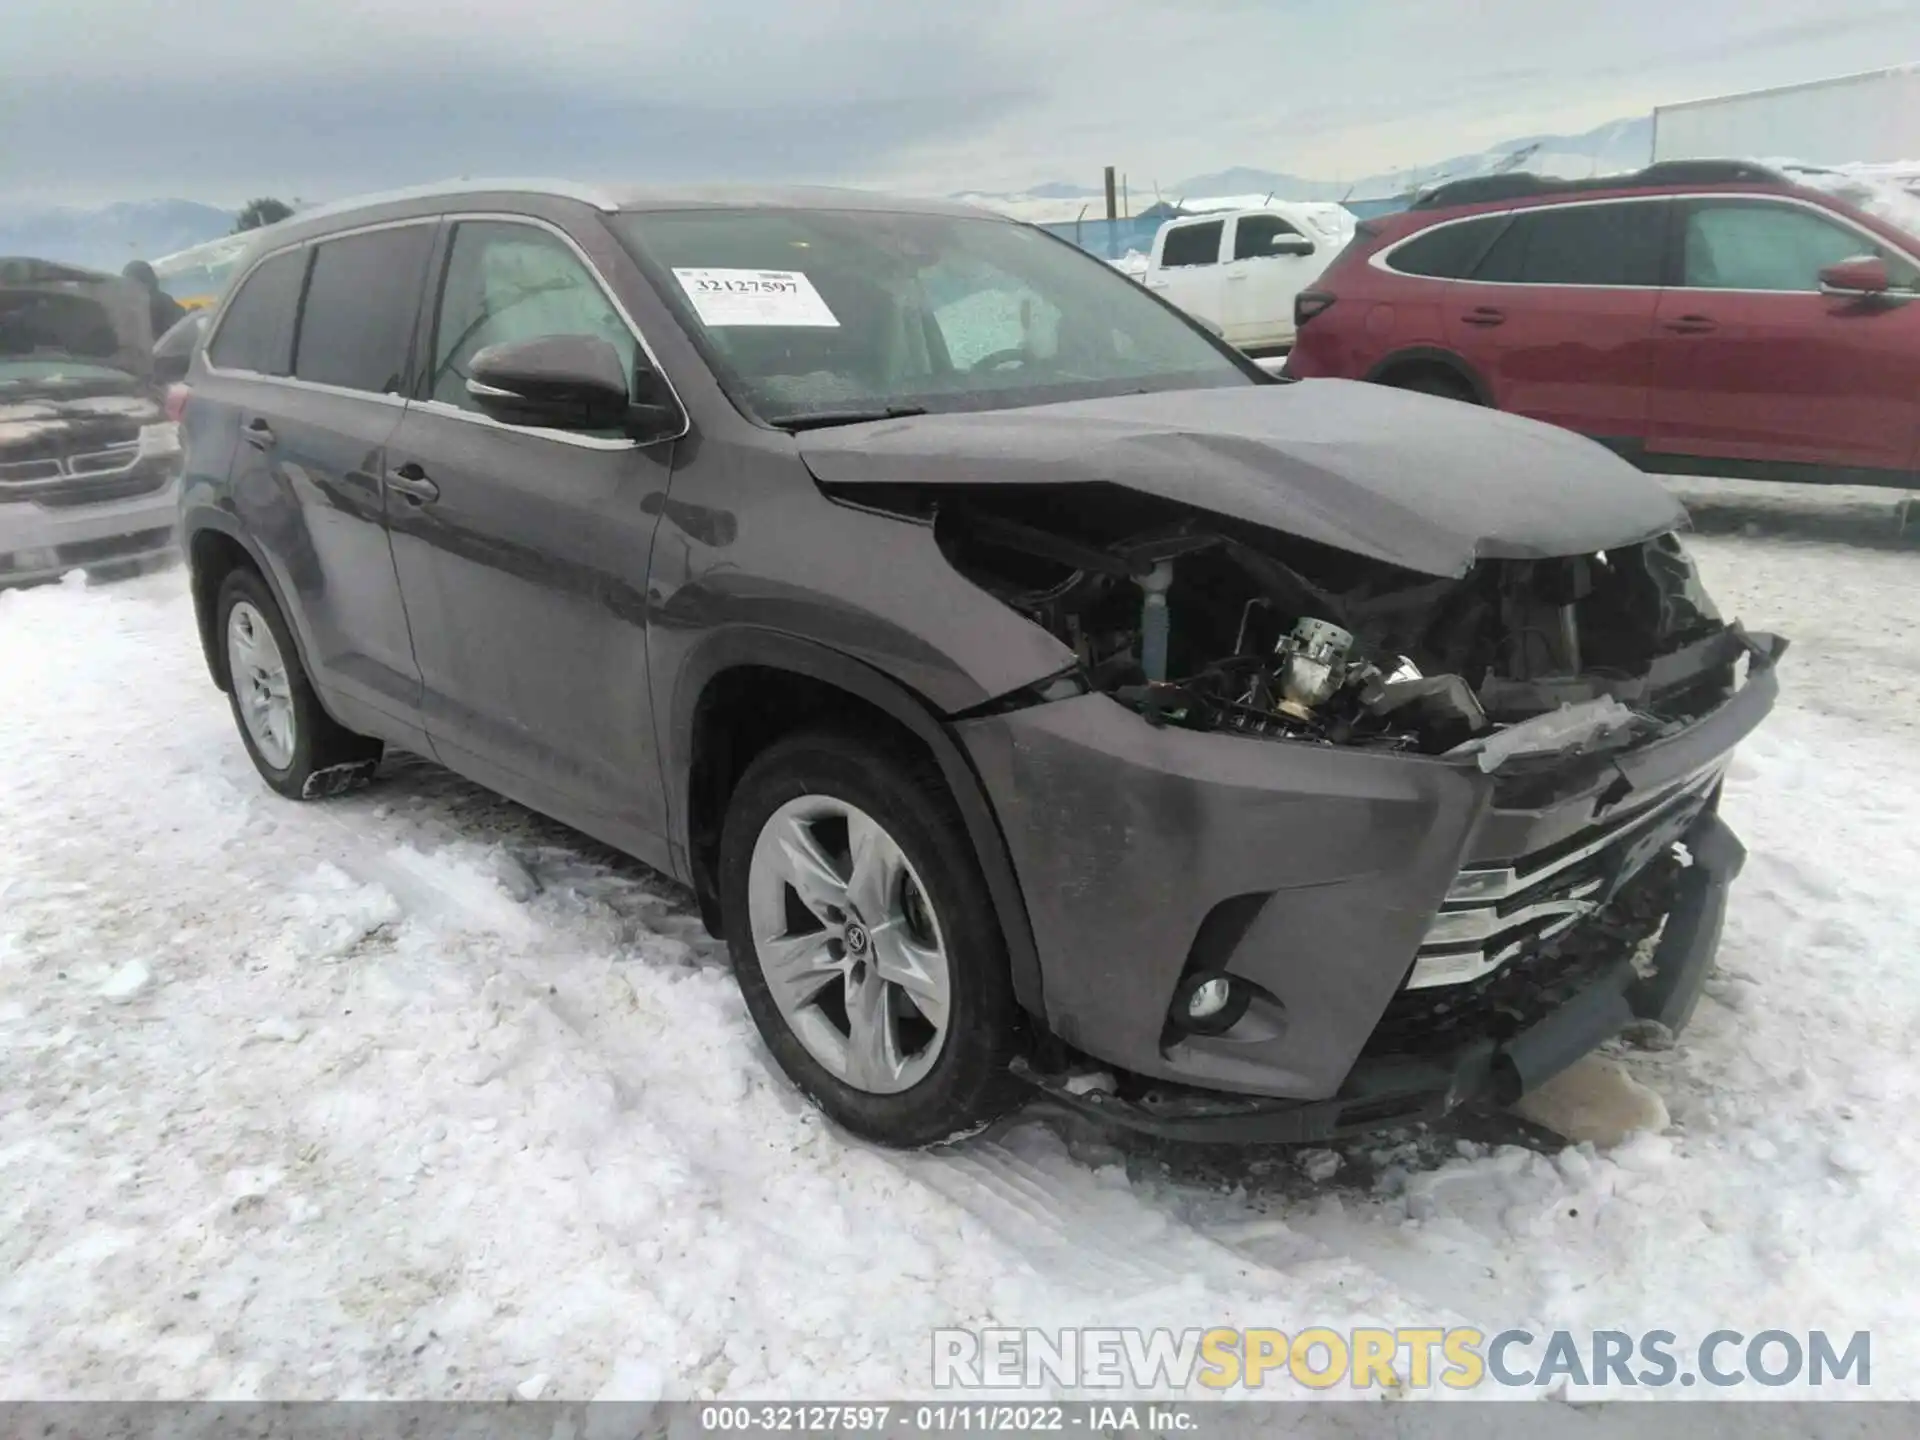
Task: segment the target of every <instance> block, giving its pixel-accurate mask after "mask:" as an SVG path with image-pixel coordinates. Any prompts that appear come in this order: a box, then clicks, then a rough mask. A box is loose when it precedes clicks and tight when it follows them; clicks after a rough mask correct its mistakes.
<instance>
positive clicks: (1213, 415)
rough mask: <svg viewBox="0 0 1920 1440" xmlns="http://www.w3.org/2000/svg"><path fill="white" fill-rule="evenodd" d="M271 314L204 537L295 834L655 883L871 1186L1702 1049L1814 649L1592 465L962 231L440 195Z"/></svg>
mask: <svg viewBox="0 0 1920 1440" xmlns="http://www.w3.org/2000/svg"><path fill="white" fill-rule="evenodd" d="M237 277H238V278H237V280H236V283H235V284H233V286H232V287H231V288H230V290H229V293H228V295H227V297H226V299H225V300H224V302H223V303H222V305H221V307H220V310H219V313H218V314H217V315H216V316H215V318H214V320H213V321H212V324H211V326H210V328H209V332H208V335H207V339H206V342H205V344H204V346H203V348H202V349H201V350H200V352H199V353H198V354H197V355H196V357H195V358H194V360H193V363H192V367H191V370H190V372H189V375H188V379H187V384H188V386H189V387H190V394H189V396H188V398H187V399H186V401H185V409H184V417H185V418H184V423H183V438H184V443H185V447H186V457H187V458H186V476H185V481H184V488H183V494H182V501H181V506H182V509H181V518H182V527H183V536H184V540H185V544H186V548H187V551H188V554H189V557H190V561H191V565H192V579H193V594H194V598H195V602H196V606H197V612H198V617H199V627H200V638H201V641H202V643H203V645H204V647H205V652H206V657H207V663H208V666H209V668H210V670H211V672H212V676H213V679H214V682H215V683H216V684H217V685H219V686H220V687H221V688H222V689H223V690H225V691H226V693H227V694H228V695H229V697H230V698H231V701H232V706H233V710H234V714H235V717H236V719H237V721H238V727H239V731H240V736H241V739H242V741H243V742H244V744H245V745H246V748H247V750H248V753H249V754H250V755H251V756H252V759H253V763H254V764H255V765H256V766H257V767H258V769H259V771H260V773H261V775H262V776H263V777H264V778H265V780H266V782H267V783H268V784H269V785H271V786H272V787H273V788H274V789H276V790H278V791H279V792H280V793H282V794H284V795H287V796H291V797H297V798H314V797H317V796H322V795H326V794H329V793H332V792H334V791H336V790H338V789H340V788H342V787H344V786H346V785H348V784H351V783H354V782H356V781H358V780H360V779H362V778H364V777H365V776H367V775H368V774H370V773H371V772H372V771H373V769H374V767H375V766H376V764H377V763H378V760H379V757H380V755H381V752H382V748H383V746H386V745H396V746H401V747H404V748H406V749H408V750H412V751H417V752H419V753H421V754H424V755H429V756H433V757H436V758H437V759H438V760H439V761H441V762H442V763H444V764H445V765H447V766H449V767H451V768H452V769H454V770H456V771H458V772H460V773H461V774H463V775H466V776H469V777H471V778H472V779H474V780H476V781H478V782H479V783H481V784H483V785H486V786H489V787H492V788H493V789H495V790H498V791H501V792H503V793H505V794H507V795H509V796H512V797H514V798H516V799H518V800H520V801H523V802H524V803H526V804H527V805H530V806H532V807H534V808H536V809H538V810H541V811H544V812H546V813H548V814H550V815H553V816H556V817H558V818H559V819H561V820H564V821H565V822H567V823H568V824H570V825H572V826H575V827H577V828H578V829H580V830H583V831H585V832H587V833H588V834H590V835H593V836H596V837H599V838H600V839H602V840H605V841H607V842H610V843H612V844H613V845H616V846H618V847H620V848H622V849H623V850H626V851H628V852H630V853H631V854H633V855H634V856H637V857H638V858H639V859H641V860H643V861H645V862H646V863H648V864H649V865H652V866H655V867H658V868H659V869H661V870H664V871H667V872H668V873H670V874H672V875H674V876H676V877H678V878H679V879H680V880H682V881H683V882H685V883H686V884H687V885H689V886H690V887H691V888H692V890H693V891H694V893H695V895H696V896H697V897H698V900H699V904H700V907H701V912H702V914H703V916H704V917H705V919H706V922H707V924H708V926H709V927H710V928H711V929H712V930H713V931H714V933H715V934H717V935H723V936H724V937H725V938H726V940H727V942H728V944H729V946H730V947H731V950H732V954H733V959H734V965H735V970H736V972H737V975H738V978H739V983H740V986H741V989H742V991H743V992H744V994H745V997H746V1001H747V1005H748V1008H749V1009H750V1010H751V1012H752V1015H753V1018H754V1020H755V1022H756V1023H757V1025H758V1026H759V1029H760V1032H761V1034H762V1035H763V1037H764V1038H765V1041H766V1044H767V1047H768V1049H769V1050H770V1051H771V1052H772V1055H773V1057H774V1059H775V1060H776V1061H777V1062H778V1064H779V1065H780V1067H781V1068H782V1069H783V1070H784V1071H785V1072H786V1074H787V1075H788V1076H789V1077H790V1078H791V1079H792V1081H793V1082H794V1083H795V1084H796V1085H798V1086H799V1087H800V1088H801V1089H802V1090H804V1091H805V1092H806V1093H808V1094H809V1095H811V1096H812V1097H814V1099H815V1100H816V1101H818V1103H819V1104H820V1105H821V1107H822V1108H823V1109H825V1110H826V1111H827V1112H828V1113H829V1114H831V1115H832V1116H833V1117H834V1118H835V1119H836V1120H838V1121H839V1122H841V1123H842V1124H844V1125H845V1126H846V1127H847V1128H849V1129H850V1130H852V1131H854V1132H856V1133H858V1134H860V1135H863V1136H867V1137H870V1138H872V1139H875V1140H878V1141H881V1142H884V1143H888V1144H896V1145H918V1144H925V1143H928V1142H932V1141H937V1140H941V1139H943V1138H946V1137H950V1136H953V1135H956V1134H959V1133H962V1132H965V1131H967V1130H969V1129H972V1128H975V1127H978V1126H980V1125H981V1124H983V1123H985V1122H986V1121H988V1120H990V1119H991V1118H992V1117H994V1116H995V1115H996V1114H998V1113H1001V1112H1002V1111H1004V1110H1005V1109H1007V1108H1008V1107H1010V1106H1012V1105H1014V1104H1017V1103H1018V1102H1019V1101H1020V1100H1021V1098H1022V1097H1023V1096H1030V1095H1033V1094H1035V1093H1036V1091H1038V1092H1045V1093H1049V1094H1051V1095H1052V1096H1053V1097H1054V1098H1055V1099H1056V1100H1057V1101H1058V1102H1059V1103H1060V1104H1063V1105H1067V1106H1071V1107H1074V1108H1075V1109H1078V1110H1080V1111H1082V1112H1085V1113H1089V1114H1093V1115H1096V1116H1099V1117H1101V1118H1103V1119H1105V1120H1108V1121H1110V1122H1114V1123H1118V1124H1123V1125H1129V1126H1133V1127H1136V1128H1139V1129H1143V1130H1147V1131H1152V1132H1156V1133H1160V1134H1165V1135H1170V1136H1181V1137H1187V1138H1192V1139H1202V1140H1205V1139H1213V1140H1226V1141H1253V1140H1300V1139H1317V1138H1325V1137H1329V1136H1334V1135H1339V1134H1343V1133H1348V1132H1352V1131H1356V1130H1361V1129H1365V1128H1368V1127H1372V1126H1379V1125H1384V1124H1393V1123H1404V1122H1407V1121H1413V1120H1420V1119H1426V1118H1431V1117H1433V1116H1436V1115H1439V1114H1442V1113H1444V1112H1445V1111H1447V1110H1448V1109H1450V1108H1451V1107H1453V1106H1455V1105H1458V1104H1460V1103H1461V1102H1463V1101H1467V1100H1480V1101H1490V1102H1496V1103H1497V1102H1501V1101H1506V1100H1510V1099H1512V1098H1514V1097H1515V1096H1517V1095H1519V1094H1520V1093H1522V1092H1524V1091H1525V1090H1526V1089H1528V1088H1529V1087H1531V1086H1533V1085H1536V1084H1538V1083H1539V1082H1540V1081H1541V1080H1543V1079H1545V1078H1546V1077H1548V1076H1551V1075H1553V1074H1554V1073H1556V1072H1557V1071H1559V1070H1560V1069H1562V1068H1564V1067H1565V1066H1567V1065H1568V1064H1570V1063H1572V1062H1573V1061H1574V1060H1575V1059H1577V1058H1578V1057H1579V1056H1581V1055H1582V1054H1584V1053H1586V1052H1587V1051H1588V1050H1590V1049H1591V1048H1592V1047H1594V1046H1595V1045H1597V1044H1599V1043H1601V1042H1602V1041H1603V1040H1605V1039H1607V1038H1608V1037H1610V1036H1612V1035H1614V1034H1616V1033H1618V1032H1619V1031H1621V1030H1622V1029H1624V1028H1626V1027H1628V1026H1629V1025H1632V1024H1634V1023H1635V1022H1636V1021H1638V1022H1642V1023H1645V1022H1654V1023H1658V1024H1660V1025H1664V1026H1665V1027H1667V1028H1668V1029H1670V1030H1677V1029H1678V1028H1679V1027H1680V1026H1681V1025H1682V1024H1683V1023H1684V1022H1685V1021H1686V1019H1687V1018H1688V1016H1689V1014H1690V1012H1691V1011H1692V1009H1693V1006H1694V1003H1695V1001H1696V999H1697V997H1698V994H1699V992H1700V988H1701V985H1702V981H1703V979H1704V977H1705V975H1706V973H1707V971H1708V969H1709V967H1710V966H1711V964H1712V960H1713V953H1714V949H1715V946H1716V944H1717V943H1718V938H1719V933H1720V926H1721V918H1722V915H1723V913H1724V908H1725V904H1726V895H1727V888H1728V885H1729V883H1730V882H1731V880H1732V878H1733V876H1734V874H1735V872H1736V871H1737V870H1738V869H1739V865H1740V861H1741V855H1742V852H1741V849H1740V846H1739V844H1738V843H1737V842H1736V841H1735V839H1734V838H1733V836H1732V835H1731V834H1730V833H1729V832H1728V830H1727V829H1726V827H1725V826H1724V825H1723V824H1722V823H1721V821H1720V820H1719V818H1718V817H1717V806H1718V800H1719V795H1720V786H1721V780H1722V776H1723V774H1724V771H1725V769H1726V766H1727V763H1728V758H1729V755H1730V753H1731V751H1732V750H1733V748H1734V746H1735V745H1736V744H1737V743H1738V742H1739V741H1740V739H1741V738H1742V737H1744V736H1745V735H1746V734H1747V733H1748V732H1749V731H1751V730H1752V729H1753V728H1754V726H1755V725H1757V724H1758V723H1759V722H1760V721H1761V719H1762V718H1763V717H1764V715H1765V714H1766V712H1767V710H1768V709H1769V707H1770V706H1771V705H1772V703H1773V699H1774V695H1775V688H1776V683H1775V678H1774V673H1773V672H1774V662H1775V661H1776V660H1777V659H1778V658H1779V656H1780V654H1781V652H1782V650H1783V648H1784V646H1783V643H1782V642H1781V641H1780V640H1778V639H1777V638H1775V637H1772V636H1767V635H1756V634H1749V633H1747V632H1745V631H1743V630H1742V629H1741V627H1740V626H1739V625H1737V624H1730V623H1727V622H1725V621H1723V620H1722V619H1721V618H1720V617H1719V616H1718V615H1717V614H1716V613H1715V611H1714V609H1713V607H1712V605H1711V604H1710V603H1709V601H1708V599H1707V598H1706V596H1705V595H1704V594H1703V593H1702V591H1701V589H1700V586H1699V584H1698V582H1697V579H1696V577H1695V573H1694V570H1693V567H1692V565H1691V564H1690V563H1689V561H1688V558H1687V555H1686V553H1685V551H1684V550H1683V549H1682V548H1681V545H1680V543H1679V541H1678V540H1677V539H1676V538H1675V536H1674V530H1675V528H1676V526H1677V525H1678V524H1679V523H1680V522H1681V520H1682V515H1681V513H1680V511H1679V510H1678V509H1677V508H1676V506H1675V505H1674V504H1673V502H1672V501H1671V500H1670V499H1668V498H1667V496H1666V495H1665V494H1664V493H1663V492H1662V491H1661V490H1659V489H1658V488H1656V486H1655V485H1654V484H1653V483H1652V482H1650V481H1648V480H1646V479H1645V478H1643V477H1642V476H1641V475H1640V474H1638V473H1637V472H1636V471H1634V470H1633V469H1632V468H1631V467H1629V466H1628V465H1626V464H1625V463H1624V462H1622V461H1620V460H1617V459H1615V458H1614V457H1613V456H1611V455H1609V454H1608V453H1607V452H1606V451H1604V450H1603V449H1601V448H1600V447H1599V446H1598V445H1595V444H1593V443H1591V442H1590V441H1587V440H1584V439H1581V438H1579V437H1577V436H1574V435H1572V434H1568V433H1565V432H1562V431H1558V430H1553V429H1549V428H1547V427H1545V426H1542V425H1538V424H1533V423H1530V422H1528V421H1524V420H1519V419H1515V418H1512V417H1509V416H1504V415H1499V414H1494V413H1490V412H1487V411H1482V410H1475V409H1471V408H1469V407H1467V406H1463V405H1456V404H1452V403H1450V402H1447V401H1444V400H1434V399H1431V398H1429V397H1424V396H1420V395H1415V394H1408V393H1401V392H1395V391H1390V390H1384V389H1380V388H1377V387H1372V386H1366V385H1360V384H1349V383H1344V382H1338V381H1310V382H1305V383H1297V384H1296V383H1286V382H1281V381H1276V380H1274V379H1273V378H1272V377H1269V376H1268V375H1266V374H1265V373H1264V372H1262V371H1261V370H1260V369H1259V368H1257V367H1256V366H1254V365H1252V364H1250V363H1248V362H1247V361H1246V360H1244V359H1243V358H1242V357H1240V356H1239V355H1238V354H1236V353H1235V352H1234V351H1232V350H1230V349H1229V348H1227V347H1226V346H1224V345H1223V344H1221V343H1220V342H1219V341H1218V340H1216V339H1215V338H1214V337H1213V336H1212V335H1210V334H1208V333H1207V332H1206V331H1204V330H1203V329H1201V328H1199V327H1198V326H1196V325H1195V324H1194V323H1193V322H1192V321H1190V320H1189V319H1187V318H1186V317H1184V316H1183V315H1181V314H1180V313H1178V312H1177V311H1175V310H1173V309H1171V308H1169V307H1168V306H1166V305H1164V304H1163V303H1161V302H1160V301H1159V300H1157V299H1156V298H1155V297H1154V296H1152V295H1151V294H1149V293H1148V292H1147V291H1145V290H1142V289H1141V288H1140V287H1139V286H1137V285H1135V284H1133V283H1132V282H1131V281H1129V280H1128V279H1126V278H1125V277H1124V276H1122V275H1120V274H1119V273H1118V272H1117V271H1114V270H1113V269H1111V268H1110V267H1109V266H1106V265H1104V264H1102V263H1101V262H1100V261H1098V260H1096V259H1093V258H1091V257H1089V256H1087V255H1085V254H1083V253H1081V252H1079V251H1077V250H1075V249H1073V248H1072V247H1070V246H1068V245H1066V244H1064V243H1063V242H1061V241H1058V240H1056V239H1054V238H1052V237H1050V236H1048V235H1046V234H1044V233H1042V232H1040V231H1038V230H1035V229H1032V228H1029V227H1026V226H1023V225H1019V224H1015V223H1012V222H1009V221H1006V220H1003V219H1001V218H998V217H995V216H991V215H987V214H983V213H980V212H977V211H973V210H969V209H966V208H963V207H959V206H952V205H941V204H928V203H922V202H918V201H897V200H891V199H884V198H880V197H876V196H870V195H862V194H851V193H836V192H802V191H775V192H761V193H755V194H751V195H740V194H719V193H711V192H700V191H695V192H673V193H664V192H653V191H643V190H611V191H606V192H601V191H589V190H582V189H578V188H574V187H569V186H564V185H555V186H550V187H509V186H504V185H491V186H488V185H478V186H472V185H470V186H461V187H441V188H437V189H434V190H430V191H422V192H412V193H408V194H402V195H393V196H386V197H380V198H377V199H371V200H367V201H364V202H360V203H356V204H353V205H350V206H345V207H335V208H333V209H330V210H325V211H315V212H307V213H304V214H302V215H300V216H299V217H297V218H295V219H293V220H290V221H287V222H286V223H284V224H282V225H279V226H276V227H275V228H274V230H273V231H272V233H271V236H270V238H267V239H263V240H262V242H261V247H260V248H259V249H258V250H257V251H256V253H254V254H253V255H251V256H250V257H249V258H248V259H247V260H246V261H245V262H243V266H242V268H241V270H240V271H239V272H237Z"/></svg>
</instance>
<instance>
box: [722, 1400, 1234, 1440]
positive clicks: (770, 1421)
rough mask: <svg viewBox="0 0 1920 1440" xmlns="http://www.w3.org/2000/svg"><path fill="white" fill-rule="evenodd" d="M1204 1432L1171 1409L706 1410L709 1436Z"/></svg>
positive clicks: (974, 1405) (861, 1407) (816, 1407)
mask: <svg viewBox="0 0 1920 1440" xmlns="http://www.w3.org/2000/svg"><path fill="white" fill-rule="evenodd" d="M1197 1428H1198V1421H1197V1419H1196V1418H1195V1416H1194V1415H1193V1414H1192V1413H1191V1412H1190V1411H1188V1410H1187V1409H1185V1408H1182V1407H1176V1406H1168V1405H1104V1404H1091V1403H1084V1404H1079V1405H1059V1404H1050V1403H1049V1404H1038V1405H1020V1404H994V1403H986V1402H978V1403H975V1402H965V1403H958V1404H934V1405H914V1406H907V1405H834V1404H817V1405H705V1406H702V1407H701V1410H700V1429H701V1432H702V1433H703V1434H755V1433H762V1434H783V1433H784V1434H814V1433H819V1432H821V1431H827V1432H835V1433H849V1434H861V1435H886V1434H910V1435H931V1434H947V1433H971V1434H989V1435H990V1434H1013V1435H1031V1434H1041V1433H1048V1432H1052V1433H1066V1432H1068V1431H1073V1430H1090V1431H1095V1432H1098V1433H1105V1434H1113V1433H1116V1432H1122V1433H1124V1432H1131V1431H1142V1432H1150V1433H1153V1434H1158V1435H1166V1434H1174V1433H1185V1432H1188V1431H1193V1430H1195V1429H1197Z"/></svg>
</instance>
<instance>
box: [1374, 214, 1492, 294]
mask: <svg viewBox="0 0 1920 1440" xmlns="http://www.w3.org/2000/svg"><path fill="white" fill-rule="evenodd" d="M1506 224H1507V217H1506V216H1505V215H1488V216H1486V217H1484V218H1482V219H1479V220H1456V221H1454V222H1453V224H1451V225H1440V226H1437V227H1435V228H1434V229H1432V230H1428V231H1426V232H1425V233H1423V234H1419V235H1415V236H1414V237H1413V238H1412V239H1411V240H1408V241H1406V242H1404V243H1403V244H1401V245H1400V246H1399V248H1397V249H1396V250H1394V251H1393V253H1392V254H1391V255H1389V256H1388V257H1387V268H1388V269H1390V270H1397V271H1399V272H1400V273H1401V274H1402V275H1420V276H1424V277H1426V278H1427V279H1431V280H1464V279H1465V278H1466V277H1467V276H1469V275H1471V274H1472V273H1473V267H1474V266H1475V265H1477V264H1479V263H1480V257H1481V256H1482V255H1484V254H1486V253H1487V249H1488V247H1490V246H1491V245H1492V244H1493V242H1494V241H1495V240H1496V239H1497V238H1498V237H1499V234H1500V232H1501V231H1502V230H1504V229H1505V228H1506Z"/></svg>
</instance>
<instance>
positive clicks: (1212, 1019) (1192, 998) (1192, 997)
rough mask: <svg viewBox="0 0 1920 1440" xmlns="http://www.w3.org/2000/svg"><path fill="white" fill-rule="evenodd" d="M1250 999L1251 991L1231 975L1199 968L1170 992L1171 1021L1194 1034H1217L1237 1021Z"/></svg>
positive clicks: (1226, 1029)
mask: <svg viewBox="0 0 1920 1440" xmlns="http://www.w3.org/2000/svg"><path fill="white" fill-rule="evenodd" d="M1252 998H1253V992H1252V990H1251V989H1250V988H1249V987H1248V986H1246V985H1243V984H1241V983H1239V982H1237V981H1236V980H1235V979H1234V978H1233V977H1232V976H1231V975H1223V974H1221V973H1220V972H1219V971H1218V970H1201V971H1198V972H1196V973H1194V974H1192V975H1189V976H1187V978H1186V979H1184V980H1182V981H1181V982H1180V986H1179V988H1178V989H1177V990H1175V991H1174V992H1173V1022H1174V1024H1176V1025H1178V1026H1179V1027H1180V1028H1181V1029H1183V1030H1190V1031H1192V1032H1193V1033H1194V1034H1196V1035H1219V1034H1222V1033H1224V1032H1225V1031H1228V1030H1231V1029H1232V1028H1233V1027H1234V1026H1235V1025H1236V1024H1238V1023H1239V1021H1240V1017H1241V1016H1242V1015H1245V1014H1246V1013H1247V1004H1248V1002H1249V1001H1250V1000H1252Z"/></svg>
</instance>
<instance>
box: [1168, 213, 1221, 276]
mask: <svg viewBox="0 0 1920 1440" xmlns="http://www.w3.org/2000/svg"><path fill="white" fill-rule="evenodd" d="M1226 228H1227V222H1226V221H1224V220H1209V221H1207V222H1206V223H1204V224H1201V225H1176V226H1174V227H1173V228H1172V229H1171V230H1169V231H1167V243H1166V244H1165V245H1163V246H1161V247H1160V264H1161V266H1162V268H1165V269H1172V268H1175V267H1177V266H1185V265H1218V264H1219V263H1220V237H1221V235H1222V234H1223V233H1224V232H1225V231H1226Z"/></svg>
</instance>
